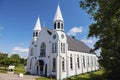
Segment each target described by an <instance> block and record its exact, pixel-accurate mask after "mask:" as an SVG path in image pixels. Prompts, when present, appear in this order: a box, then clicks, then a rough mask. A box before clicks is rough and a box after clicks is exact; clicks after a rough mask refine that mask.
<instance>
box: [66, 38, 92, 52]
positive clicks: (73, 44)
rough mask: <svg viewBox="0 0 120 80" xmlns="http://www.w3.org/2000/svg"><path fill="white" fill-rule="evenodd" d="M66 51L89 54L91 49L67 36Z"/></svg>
mask: <svg viewBox="0 0 120 80" xmlns="http://www.w3.org/2000/svg"><path fill="white" fill-rule="evenodd" d="M67 42H68V50H71V51H78V52H86V53H90V51H91V49H90V48H89V47H88V46H87V45H86V44H85V43H83V42H82V41H80V40H76V39H74V38H71V37H68V36H67Z"/></svg>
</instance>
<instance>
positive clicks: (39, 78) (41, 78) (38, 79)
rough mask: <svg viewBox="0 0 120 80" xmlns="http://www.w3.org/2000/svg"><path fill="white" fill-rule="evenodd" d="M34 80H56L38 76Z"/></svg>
mask: <svg viewBox="0 0 120 80" xmlns="http://www.w3.org/2000/svg"><path fill="white" fill-rule="evenodd" d="M36 80H56V79H52V78H47V77H38V78H36Z"/></svg>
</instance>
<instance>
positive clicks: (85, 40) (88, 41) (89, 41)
mask: <svg viewBox="0 0 120 80" xmlns="http://www.w3.org/2000/svg"><path fill="white" fill-rule="evenodd" d="M81 41H83V42H84V43H89V44H92V43H93V40H91V39H83V40H81Z"/></svg>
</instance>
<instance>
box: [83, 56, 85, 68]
mask: <svg viewBox="0 0 120 80" xmlns="http://www.w3.org/2000/svg"><path fill="white" fill-rule="evenodd" d="M83 66H84V68H85V57H84V56H83Z"/></svg>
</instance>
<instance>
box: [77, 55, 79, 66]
mask: <svg viewBox="0 0 120 80" xmlns="http://www.w3.org/2000/svg"><path fill="white" fill-rule="evenodd" d="M79 60H80V59H79V55H78V56H77V65H78V68H80V61H79Z"/></svg>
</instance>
